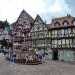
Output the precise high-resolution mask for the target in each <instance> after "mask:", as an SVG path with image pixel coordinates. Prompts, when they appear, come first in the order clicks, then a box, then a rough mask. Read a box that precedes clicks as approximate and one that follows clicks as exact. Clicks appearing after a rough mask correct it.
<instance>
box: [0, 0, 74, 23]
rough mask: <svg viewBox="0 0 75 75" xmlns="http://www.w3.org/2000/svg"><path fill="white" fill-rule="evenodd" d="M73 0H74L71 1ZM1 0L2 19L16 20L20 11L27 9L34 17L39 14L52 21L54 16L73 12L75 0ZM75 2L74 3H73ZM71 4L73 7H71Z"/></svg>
mask: <svg viewBox="0 0 75 75" xmlns="http://www.w3.org/2000/svg"><path fill="white" fill-rule="evenodd" d="M71 1H73V2H72V3H71ZM71 1H70V0H66V1H65V0H0V20H5V19H6V18H7V19H8V21H9V22H10V23H12V22H15V21H16V20H17V18H18V16H19V14H20V12H21V11H22V10H23V9H25V10H26V11H27V12H28V13H29V14H30V15H31V16H32V17H33V18H35V17H36V15H37V14H39V15H40V16H41V17H42V18H43V20H44V21H45V20H46V21H48V22H50V20H51V19H52V18H53V17H59V16H64V15H65V14H67V13H71V12H72V9H74V8H72V7H73V6H74V0H71ZM72 4H73V5H72ZM70 5H71V9H70Z"/></svg>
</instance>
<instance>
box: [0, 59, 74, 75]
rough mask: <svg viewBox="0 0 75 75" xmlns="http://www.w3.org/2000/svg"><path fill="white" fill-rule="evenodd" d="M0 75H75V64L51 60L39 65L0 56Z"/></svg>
mask: <svg viewBox="0 0 75 75" xmlns="http://www.w3.org/2000/svg"><path fill="white" fill-rule="evenodd" d="M0 75H75V65H73V64H67V63H61V62H58V61H52V60H47V61H46V62H45V63H43V64H40V65H21V64H15V63H13V62H8V61H5V60H4V59H1V58H0Z"/></svg>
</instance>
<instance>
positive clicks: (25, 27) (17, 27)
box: [11, 10, 33, 48]
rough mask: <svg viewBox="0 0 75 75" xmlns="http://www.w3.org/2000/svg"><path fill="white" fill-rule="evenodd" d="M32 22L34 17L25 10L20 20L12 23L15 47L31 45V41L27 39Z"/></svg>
mask: <svg viewBox="0 0 75 75" xmlns="http://www.w3.org/2000/svg"><path fill="white" fill-rule="evenodd" d="M31 22H33V18H32V17H31V16H30V15H29V14H28V13H27V12H26V11H25V10H23V11H22V12H21V14H20V16H19V18H18V20H17V21H16V22H15V23H13V24H12V25H11V27H12V33H13V47H14V48H15V47H17V48H19V47H20V46H21V47H26V46H28V45H29V41H26V40H25V39H26V38H27V37H30V36H29V33H28V32H29V30H30V28H31Z"/></svg>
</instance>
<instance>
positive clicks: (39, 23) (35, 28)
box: [30, 15, 52, 59]
mask: <svg viewBox="0 0 75 75" xmlns="http://www.w3.org/2000/svg"><path fill="white" fill-rule="evenodd" d="M30 35H31V46H30V48H31V49H32V50H35V51H45V52H46V53H47V56H46V57H49V58H50V59H52V55H51V49H50V43H51V40H50V36H51V35H50V32H48V28H47V25H46V23H44V21H43V20H42V19H41V17H40V16H39V15H37V17H36V18H35V20H34V22H33V25H32V28H31V31H30ZM49 53H50V56H49Z"/></svg>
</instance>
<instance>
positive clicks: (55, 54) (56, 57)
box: [53, 50, 58, 60]
mask: <svg viewBox="0 0 75 75" xmlns="http://www.w3.org/2000/svg"><path fill="white" fill-rule="evenodd" d="M53 60H58V50H54V51H53Z"/></svg>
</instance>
